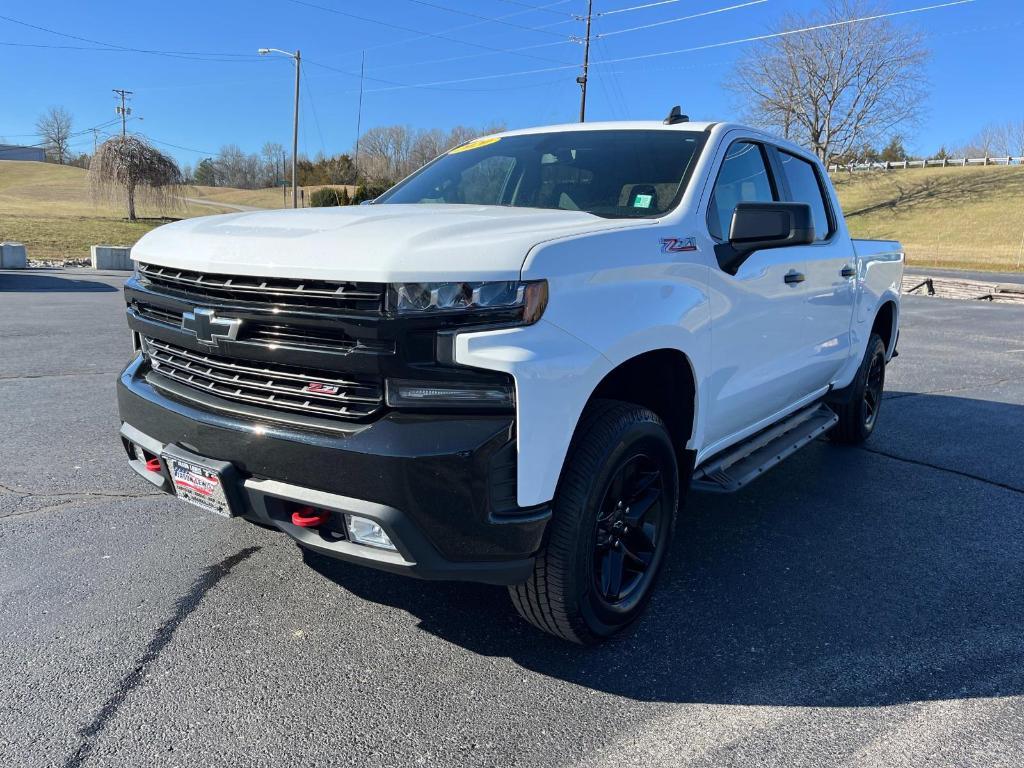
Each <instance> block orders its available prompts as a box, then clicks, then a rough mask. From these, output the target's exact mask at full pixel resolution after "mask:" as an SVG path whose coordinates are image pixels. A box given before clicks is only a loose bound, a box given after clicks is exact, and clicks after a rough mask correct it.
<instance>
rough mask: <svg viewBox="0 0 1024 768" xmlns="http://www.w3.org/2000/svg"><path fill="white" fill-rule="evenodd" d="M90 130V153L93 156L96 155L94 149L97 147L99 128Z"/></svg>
mask: <svg viewBox="0 0 1024 768" xmlns="http://www.w3.org/2000/svg"><path fill="white" fill-rule="evenodd" d="M91 130H92V153H93V155H94V156H95V155H96V148H97V146H98V145H99V140H100V129H99V128H93V129H91Z"/></svg>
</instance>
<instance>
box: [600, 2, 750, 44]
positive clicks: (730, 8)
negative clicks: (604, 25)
mask: <svg viewBox="0 0 1024 768" xmlns="http://www.w3.org/2000/svg"><path fill="white" fill-rule="evenodd" d="M767 2H768V0H749V2H746V3H740V4H738V5H729V6H726V7H725V8H715V9H714V10H710V11H701V12H700V13H691V14H690V15H689V16H679V17H678V18H675V19H665V20H664V21H656V22H654V23H653V24H642V25H641V26H638V27H629V28H628V29H616V30H614V31H613V32H602V33H601V34H599V35H597V37H612V36H614V35H623V34H625V33H626V32H636V31H638V30H641V29H651V28H652V27H663V26H665V25H666V24H676V23H678V22H680V21H689V20H690V19H699V18H701V17H702V16H714V15H716V14H719V13H726V12H727V11H736V10H740V9H741V8H749V7H750V6H752V5H761V4H762V3H767Z"/></svg>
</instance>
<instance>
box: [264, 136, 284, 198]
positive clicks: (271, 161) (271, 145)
mask: <svg viewBox="0 0 1024 768" xmlns="http://www.w3.org/2000/svg"><path fill="white" fill-rule="evenodd" d="M260 154H261V156H262V158H263V174H262V175H263V179H262V186H264V187H273V186H275V185H276V184H277V182H278V181H279V180H281V179H283V178H285V163H286V162H287V159H288V153H287V152H285V149H284V147H283V146H281V145H280V144H278V143H277V142H276V141H268V142H266V143H265V144H264V145H263V149H262V150H261V151H260Z"/></svg>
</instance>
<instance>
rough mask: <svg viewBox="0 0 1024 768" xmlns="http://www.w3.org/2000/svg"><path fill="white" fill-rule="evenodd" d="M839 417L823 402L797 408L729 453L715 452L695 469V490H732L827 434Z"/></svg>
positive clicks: (730, 491)
mask: <svg viewBox="0 0 1024 768" xmlns="http://www.w3.org/2000/svg"><path fill="white" fill-rule="evenodd" d="M838 421H839V417H838V416H836V414H835V413H834V412H833V411H832V409H831V408H829V407H828V406H827V405H824V404H816V405H812V406H810V407H808V408H804V409H803V410H802V411H797V412H796V413H794V414H793V415H791V416H789V417H787V418H786V419H784V420H783V421H780V422H779V423H778V424H776V425H774V426H772V427H769V428H768V429H766V430H764V431H762V432H758V433H757V434H756V435H754V436H753V437H750V438H747V440H746V441H745V442H742V443H740V444H739V445H737V446H734V447H733V448H731V449H729V450H728V451H727V452H726V453H722V454H719V455H718V456H712V457H711V458H710V459H708V460H707V461H706V462H704V463H703V464H701V465H700V466H699V467H697V469H696V471H695V472H694V473H693V482H692V483H691V486H690V487H691V488H693V490H695V491H711V492H714V493H732V492H733V491H738V490H739V489H740V488H742V487H743V486H745V485H747V484H748V483H750V482H751V481H753V480H756V479H757V478H759V477H760V476H761V475H763V474H764V473H765V472H767V471H768V470H769V469H771V468H772V467H774V466H775V465H776V464H778V463H779V462H781V461H782V460H783V459H786V458H789V457H790V456H792V455H793V454H794V453H796V452H797V451H799V450H800V449H801V448H803V447H804V446H805V445H807V444H808V443H809V442H811V441H812V440H814V439H815V438H816V437H818V436H820V435H823V434H825V433H826V432H828V431H829V430H830V429H832V427H834V426H835V425H836V422H838Z"/></svg>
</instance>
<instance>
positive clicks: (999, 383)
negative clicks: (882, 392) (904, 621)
mask: <svg viewBox="0 0 1024 768" xmlns="http://www.w3.org/2000/svg"><path fill="white" fill-rule="evenodd" d="M1018 381H1021V379H1020V377H1018V376H1009V377H1006V378H1003V379H995V380H994V381H983V382H980V383H978V384H971V385H970V386H967V387H950V388H948V389H933V390H928V391H925V392H895V393H891V394H887V395H886V396H885V399H886V400H902V399H903V398H905V397H922V396H925V395H951V394H953V393H954V392H970V391H971V390H975V389H984V388H985V387H1000V386H1002V385H1003V384H1010V383H1013V382H1018Z"/></svg>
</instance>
